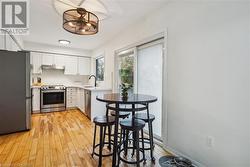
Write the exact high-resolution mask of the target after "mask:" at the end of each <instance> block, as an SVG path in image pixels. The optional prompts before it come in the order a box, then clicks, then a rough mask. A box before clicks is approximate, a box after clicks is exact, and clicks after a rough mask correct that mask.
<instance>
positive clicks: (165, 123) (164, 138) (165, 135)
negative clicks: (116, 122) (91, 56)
mask: <svg viewBox="0 0 250 167" xmlns="http://www.w3.org/2000/svg"><path fill="white" fill-rule="evenodd" d="M167 34H168V29H167V28H166V29H164V30H163V31H161V32H159V33H157V34H153V35H151V36H149V37H147V38H145V39H143V40H141V41H139V42H136V43H133V44H130V45H127V46H126V47H123V48H120V49H117V50H115V51H114V81H115V82H114V85H113V86H114V89H113V91H114V92H118V89H117V88H118V77H119V73H118V70H117V69H118V63H117V62H118V58H119V55H120V54H119V53H121V52H123V51H126V50H129V49H130V50H131V49H134V54H137V49H136V48H137V47H138V46H140V45H144V44H146V43H150V42H152V41H155V40H157V39H160V38H163V50H162V54H163V56H162V60H163V61H162V132H161V133H162V136H161V139H162V141H163V145H165V146H167V141H168V121H167V119H168V116H167V115H168V114H167V113H168V96H167V92H168V91H167V90H168V85H167V83H168V70H167V69H168V67H167V58H168V49H167V48H168V47H167V46H168V43H167V40H168V38H167ZM135 61H136V63H137V60H135ZM136 78H137V76H136ZM134 90H136V91H137V87H136V88H135V89H134ZM164 120H165V121H164Z"/></svg>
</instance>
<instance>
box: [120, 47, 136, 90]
mask: <svg viewBox="0 0 250 167" xmlns="http://www.w3.org/2000/svg"><path fill="white" fill-rule="evenodd" d="M118 72H119V74H118V75H119V78H118V87H119V88H118V89H119V91H121V90H120V85H121V83H126V84H128V85H130V86H132V87H131V88H130V89H129V92H130V93H133V92H134V52H133V51H127V52H125V53H120V54H119V59H118Z"/></svg>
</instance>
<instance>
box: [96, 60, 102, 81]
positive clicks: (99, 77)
mask: <svg viewBox="0 0 250 167" xmlns="http://www.w3.org/2000/svg"><path fill="white" fill-rule="evenodd" d="M95 63H96V64H95V65H96V69H95V70H96V80H97V81H104V57H99V58H97V59H96V61H95Z"/></svg>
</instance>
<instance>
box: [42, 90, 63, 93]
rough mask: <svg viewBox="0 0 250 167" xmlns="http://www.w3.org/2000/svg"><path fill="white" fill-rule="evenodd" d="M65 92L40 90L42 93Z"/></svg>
mask: <svg viewBox="0 0 250 167" xmlns="http://www.w3.org/2000/svg"><path fill="white" fill-rule="evenodd" d="M47 92H48V93H54V92H65V90H42V93H47Z"/></svg>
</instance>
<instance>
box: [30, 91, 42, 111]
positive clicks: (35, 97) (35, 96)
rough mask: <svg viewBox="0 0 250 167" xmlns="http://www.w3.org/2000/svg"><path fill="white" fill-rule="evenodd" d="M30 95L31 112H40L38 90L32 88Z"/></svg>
mask: <svg viewBox="0 0 250 167" xmlns="http://www.w3.org/2000/svg"><path fill="white" fill-rule="evenodd" d="M32 94H33V97H32V112H33V113H36V112H40V88H33V89H32Z"/></svg>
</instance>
